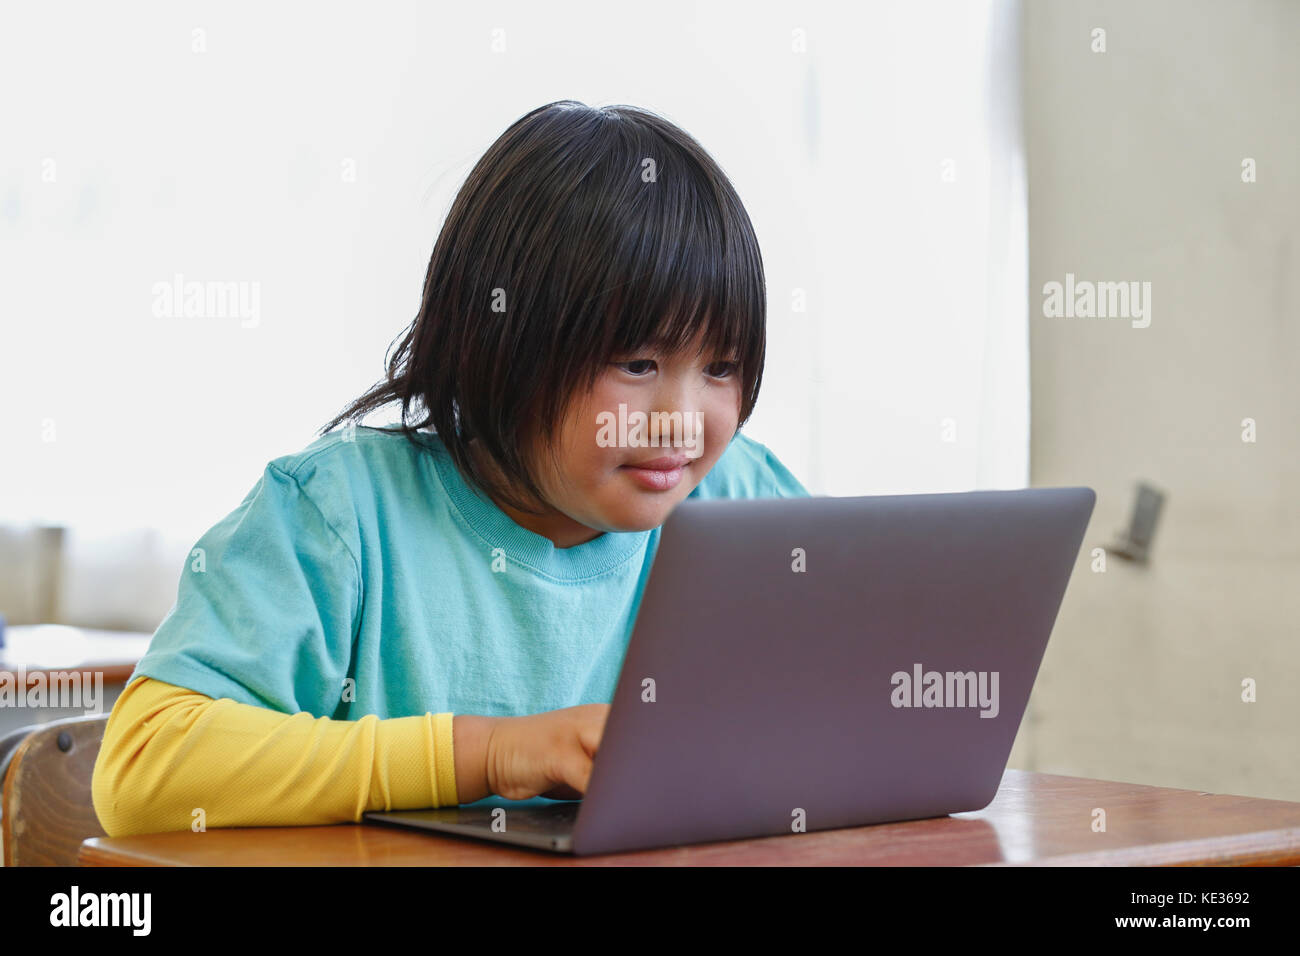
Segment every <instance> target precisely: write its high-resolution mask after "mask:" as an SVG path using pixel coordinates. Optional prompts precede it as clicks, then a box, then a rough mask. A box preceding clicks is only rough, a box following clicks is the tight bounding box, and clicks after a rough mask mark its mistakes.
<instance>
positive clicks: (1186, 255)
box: [1010, 0, 1300, 800]
mask: <svg viewBox="0 0 1300 956" xmlns="http://www.w3.org/2000/svg"><path fill="white" fill-rule="evenodd" d="M1025 7H1026V9H1025V12H1024V27H1025V29H1024V44H1025V46H1024V52H1025V64H1026V69H1025V78H1024V82H1025V124H1026V143H1027V147H1026V148H1027V153H1028V156H1027V160H1028V177H1029V244H1030V257H1029V278H1030V283H1029V284H1030V289H1029V296H1030V342H1031V365H1032V371H1031V391H1032V403H1031V415H1032V419H1031V435H1032V439H1031V441H1032V456H1031V481H1032V484H1034V485H1036V486H1044V485H1063V484H1086V485H1090V486H1092V487H1093V488H1095V489H1096V491H1097V494H1098V501H1097V508H1096V512H1095V514H1094V517H1093V520H1092V525H1091V527H1090V528H1089V530H1088V534H1087V536H1086V538H1085V543H1084V548H1083V553H1082V554H1081V555H1080V558H1079V563H1078V565H1077V567H1076V569H1075V574H1074V578H1073V580H1072V581H1071V584H1070V588H1069V591H1068V592H1067V594H1066V598H1065V602H1064V604H1063V606H1062V609H1061V613H1060V616H1059V618H1058V623H1057V627H1056V630H1055V632H1054V634H1053V637H1052V641H1051V644H1050V646H1049V649H1048V653H1047V656H1046V658H1045V660H1044V662H1043V667H1042V670H1041V673H1040V676H1039V682H1038V685H1037V686H1036V689H1035V692H1034V696H1033V698H1032V701H1031V708H1030V712H1029V713H1028V714H1027V716H1026V720H1025V723H1024V724H1023V725H1022V728H1021V733H1020V736H1019V737H1018V738H1017V740H1016V744H1015V748H1014V749H1013V751H1012V757H1011V761H1010V764H1011V766H1013V767H1022V768H1026V769H1034V770H1043V771H1048V772H1055V773H1069V774H1078V775H1084V776H1090V777H1098V778H1102V779H1109V780H1125V781H1134V782H1140V783H1148V784H1156V785H1162V786H1171V787H1185V788H1190V789H1201V790H1209V791H1215V792H1224V793H1238V794H1247V795H1253V796H1261V797H1274V798H1283V799H1290V800H1300V421H1298V418H1300V414H1298V413H1300V293H1298V292H1297V283H1298V282H1300V226H1298V225H1297V223H1300V97H1298V96H1297V94H1298V93H1300V57H1298V56H1297V51H1300V3H1297V2H1294V0H1248V2H1240V3H1227V2H1222V0H1220V2H1212V0H1193V2H1187V0H1158V2H1151V0H1147V2H1142V3H1129V2H1038V0H1033V2H1029V3H1026V4H1025ZM1094 28H1102V29H1104V30H1105V31H1106V51H1105V52H1104V53H1096V52H1093V50H1092V49H1091V47H1092V45H1093V42H1094V41H1093V36H1092V31H1093V30H1094ZM1248 157H1249V158H1253V159H1254V160H1255V163H1256V177H1257V181H1256V182H1254V183H1244V182H1243V181H1242V161H1243V160H1244V159H1246V158H1248ZM1067 272H1070V273H1074V275H1075V276H1076V278H1077V279H1078V280H1084V279H1087V280H1093V281H1123V280H1139V281H1146V282H1150V283H1151V302H1150V306H1151V310H1150V325H1149V326H1148V327H1146V328H1135V327H1133V324H1132V322H1131V321H1129V320H1126V319H1122V318H1104V319H1103V318H1091V319H1089V318H1047V317H1045V316H1044V315H1043V301H1044V296H1043V293H1042V289H1043V285H1044V283H1046V282H1049V281H1053V280H1055V281H1058V282H1064V281H1065V276H1066V273H1067ZM1246 418H1251V419H1254V421H1255V423H1256V429H1257V432H1256V441H1255V442H1253V443H1249V442H1244V441H1243V440H1242V435H1243V426H1242V421H1243V419H1246ZM1140 479H1141V480H1147V481H1150V482H1152V483H1153V484H1155V485H1157V486H1160V487H1161V488H1163V489H1164V490H1165V491H1166V492H1167V494H1168V500H1167V501H1166V504H1165V509H1164V515H1163V520H1162V523H1161V526H1160V528H1159V530H1158V532H1157V535H1156V539H1155V546H1154V552H1153V558H1152V562H1151V563H1150V564H1149V565H1148V566H1139V565H1134V564H1129V563H1125V562H1124V561H1122V560H1120V559H1118V558H1116V557H1115V556H1114V555H1113V554H1111V555H1108V558H1107V565H1106V570H1105V572H1104V573H1098V572H1094V571H1093V570H1092V569H1091V567H1090V565H1091V558H1090V555H1089V551H1090V549H1091V548H1093V547H1105V546H1106V545H1107V544H1108V543H1109V542H1110V540H1111V538H1112V533H1113V532H1114V531H1116V530H1118V529H1119V528H1121V527H1122V526H1124V525H1125V524H1126V522H1127V520H1128V515H1129V510H1130V507H1131V504H1132V495H1133V484H1134V482H1135V481H1137V480H1140ZM1245 678H1253V679H1254V680H1255V681H1256V683H1257V687H1258V690H1257V694H1258V700H1257V701H1256V702H1255V703H1244V702H1243V701H1242V699H1241V697H1242V681H1243V679H1245Z"/></svg>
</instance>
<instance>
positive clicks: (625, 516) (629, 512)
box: [608, 501, 677, 532]
mask: <svg viewBox="0 0 1300 956" xmlns="http://www.w3.org/2000/svg"><path fill="white" fill-rule="evenodd" d="M676 506H677V501H673V502H672V503H671V504H657V505H647V506H645V507H642V508H624V509H621V510H620V511H618V512H617V513H615V514H611V515H609V516H608V529H609V530H611V531H621V532H629V531H650V530H651V529H653V528H657V527H659V526H660V525H661V524H663V523H664V522H665V521H667V520H668V515H669V514H671V513H672V510H673V508H675V507H676Z"/></svg>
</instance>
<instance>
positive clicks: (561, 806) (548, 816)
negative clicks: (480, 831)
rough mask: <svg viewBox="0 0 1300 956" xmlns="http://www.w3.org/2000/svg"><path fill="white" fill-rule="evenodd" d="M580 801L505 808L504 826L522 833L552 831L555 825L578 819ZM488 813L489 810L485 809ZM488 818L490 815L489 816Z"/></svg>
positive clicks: (570, 823) (573, 821)
mask: <svg viewBox="0 0 1300 956" xmlns="http://www.w3.org/2000/svg"><path fill="white" fill-rule="evenodd" d="M581 807H582V803H581V801H574V802H572V803H556V804H552V805H551V806H544V807H518V808H517V809H514V810H509V809H508V810H506V821H505V822H506V828H507V829H509V830H514V831H516V832H523V833H553V832H555V828H556V827H557V826H563V825H564V824H569V825H570V826H571V825H572V824H573V823H575V822H576V821H577V819H578V810H579V809H581ZM485 812H486V813H490V812H491V811H485ZM489 819H490V817H489Z"/></svg>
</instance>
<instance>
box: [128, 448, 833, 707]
mask: <svg viewBox="0 0 1300 956" xmlns="http://www.w3.org/2000/svg"><path fill="white" fill-rule="evenodd" d="M419 442H420V444H419V447H417V446H416V445H415V444H413V443H412V442H411V441H410V440H408V439H407V438H406V437H405V436H404V435H402V434H400V433H386V432H382V431H379V430H378V429H374V428H366V427H358V428H356V429H355V431H354V432H353V433H352V434H351V436H348V434H347V433H346V432H344V431H336V432H331V433H330V434H328V435H325V436H324V437H322V438H319V439H317V440H316V441H314V442H313V443H312V444H311V445H309V446H307V448H305V449H303V450H302V451H301V452H298V453H297V454H292V455H286V456H283V457H281V458H277V459H275V460H274V461H272V462H270V463H268V464H267V466H266V469H265V471H264V472H263V474H262V476H261V478H260V479H259V480H258V482H257V484H256V485H255V486H254V487H253V489H252V490H251V491H250V492H249V493H248V495H247V497H245V498H244V500H243V501H242V502H241V503H240V504H239V507H237V508H236V509H235V510H234V511H232V512H231V513H230V514H229V515H227V516H226V517H225V518H223V519H222V520H221V521H219V522H218V523H217V524H216V525H214V526H213V527H212V528H211V529H210V530H208V531H207V532H206V533H205V534H204V535H203V536H202V537H201V538H200V539H199V540H198V542H197V543H196V544H195V545H194V548H193V549H192V550H191V552H190V556H189V558H188V559H187V564H186V566H185V569H184V570H183V571H182V573H181V580H180V586H179V588H178V592H177V597H176V603H175V605H174V606H173V607H172V609H171V610H170V611H169V612H168V614H167V616H166V618H165V619H164V620H163V622H162V624H161V625H159V627H158V630H157V632H156V633H155V634H154V637H153V641H152V642H151V643H150V645H149V650H148V652H147V653H146V654H145V656H144V657H143V658H142V659H141V660H140V663H139V664H138V665H137V666H136V668H135V671H134V672H133V674H132V675H131V677H132V680H134V679H135V678H136V677H138V676H141V675H147V676H149V677H153V678H156V679H157V680H161V681H166V682H167V683H169V684H176V685H178V686H181V687H187V688H189V689H190V690H194V691H198V692H199V693H201V694H206V695H207V696H209V697H213V698H220V697H228V698H231V699H232V700H235V701H238V702H240V703H245V704H253V705H256V706H260V707H267V708H271V709H272V710H277V711H281V712H283V713H290V714H292V713H298V712H301V711H306V712H308V713H310V714H312V715H314V716H316V717H331V718H334V719H337V720H357V719H360V718H361V717H363V716H365V715H367V714H375V715H377V716H378V717H379V718H380V719H387V718H390V717H409V716H416V715H420V714H424V713H426V712H428V713H444V712H451V713H456V714H481V715H484V716H490V717H509V716H521V715H524V714H535V713H541V712H542V711H548V710H557V709H559V708H561V707H570V706H574V705H577V704H588V703H609V702H610V701H611V700H612V699H613V696H614V688H615V685H616V683H617V680H618V673H619V669H620V667H621V666H622V663H623V656H624V653H625V651H626V649H627V642H628V639H629V638H630V637H631V633H632V625H633V623H634V620H635V615H636V610H637V608H638V607H639V604H640V597H641V592H642V590H643V588H644V587H645V583H646V581H647V578H648V575H649V571H650V566H651V563H652V561H653V560H654V554H655V550H656V548H657V545H658V541H659V534H660V531H661V530H662V529H661V528H654V529H652V530H650V531H639V532H627V533H605V534H602V535H600V536H599V537H597V538H594V539H593V540H591V541H588V542H586V543H584V544H580V545H576V546H574V547H571V548H556V547H555V546H554V544H553V543H552V542H551V541H550V540H549V539H548V538H545V537H543V536H542V535H539V534H536V533H534V532H532V531H529V530H527V529H525V528H522V527H520V526H519V525H518V524H516V523H515V522H514V521H513V520H512V519H511V518H510V517H509V516H508V515H507V514H506V513H505V512H503V511H502V510H501V509H500V508H498V507H497V506H496V505H495V504H493V503H492V502H491V500H490V499H488V498H487V497H486V496H484V495H482V494H481V493H478V492H475V491H474V490H473V489H471V487H470V486H469V485H468V484H466V482H465V480H464V479H463V478H462V477H461V475H460V473H459V472H458V471H457V469H456V467H455V466H454V464H453V463H452V461H451V457H450V455H449V454H448V453H447V450H446V448H445V447H444V446H443V444H442V441H441V439H440V438H439V437H438V436H437V434H435V433H433V432H428V433H423V432H422V433H420V437H419ZM807 494H808V492H807V491H806V490H805V489H804V487H803V485H801V484H800V483H799V481H798V480H797V479H796V478H795V477H794V476H793V475H792V474H790V472H789V471H788V470H787V469H786V468H785V466H784V465H782V464H781V462H780V461H778V460H777V458H776V457H775V456H774V455H773V454H772V453H771V452H770V451H769V450H768V449H767V448H766V447H765V446H763V445H761V444H760V443H758V442H756V441H754V440H753V439H751V438H748V437H746V436H745V435H743V434H740V433H738V434H737V435H736V436H735V437H734V438H733V439H732V441H731V443H730V444H729V446H728V447H727V450H726V451H725V452H724V453H723V454H722V456H721V457H720V458H719V459H718V461H717V463H716V464H715V465H714V467H713V469H712V470H711V471H710V472H709V473H708V474H707V475H706V476H705V478H704V479H703V481H701V482H700V484H699V485H698V486H697V487H696V488H695V489H694V490H693V491H692V493H691V497H692V498H769V497H800V496H806V495H807Z"/></svg>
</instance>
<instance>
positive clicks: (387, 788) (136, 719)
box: [91, 678, 457, 837]
mask: <svg viewBox="0 0 1300 956" xmlns="http://www.w3.org/2000/svg"><path fill="white" fill-rule="evenodd" d="M91 797H92V801H93V804H94V807H95V814H96V816H98V818H99V822H100V825H101V826H102V827H103V828H104V831H105V832H106V833H107V834H108V835H109V836H110V837H117V836H129V835H132V834H137V833H157V832H165V831H172V830H197V829H200V824H201V825H202V828H203V829H206V828H209V827H214V828H215V827H259V826H310V825H324V824H332V823H343V822H357V821H359V820H360V819H361V815H362V814H363V813H364V812H366V811H368V810H406V809H415V808H423V807H437V806H446V805H450V804H454V803H456V802H457V793H456V772H455V760H454V757H453V739H452V715H451V714H450V713H446V714H436V715H435V714H424V715H422V716H415V717H395V718H390V719H388V720H380V719H379V718H378V717H377V716H375V715H373V714H371V715H368V716H366V717H362V718H361V719H360V720H356V721H347V720H331V719H329V718H327V717H312V716H311V715H310V714H307V713H297V714H283V713H276V712H275V711H272V710H268V709H266V708H264V707H256V706H252V705H249V704H241V703H237V702H235V701H233V700H228V699H219V700H214V699H212V698H211V697H207V696H205V695H203V694H199V693H195V692H194V691H192V690H189V689H188V688H185V687H178V686H175V685H172V684H168V683H165V682H163V681H157V680H151V679H149V678H140V679H138V680H134V681H132V682H131V683H130V684H129V685H128V686H127V688H126V689H125V690H124V691H123V692H122V695H121V696H120V697H119V698H118V699H117V702H116V703H115V704H114V706H113V711H112V713H111V714H110V715H109V719H108V724H107V726H106V728H105V732H104V740H103V743H102V744H101V746H100V750H99V756H98V757H97V758H96V760H95V768H94V774H93V776H92V778H91Z"/></svg>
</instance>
